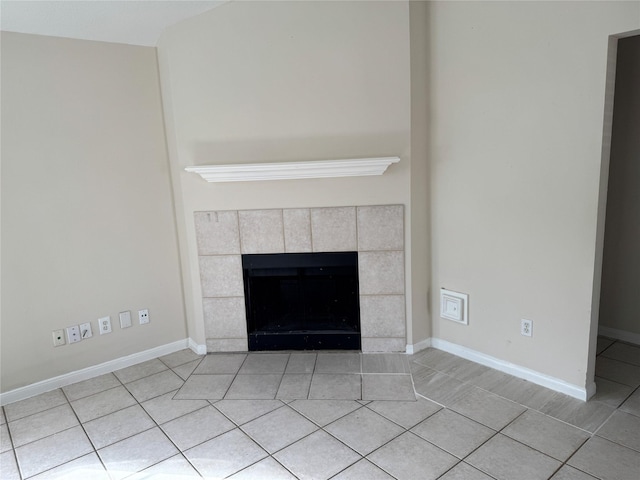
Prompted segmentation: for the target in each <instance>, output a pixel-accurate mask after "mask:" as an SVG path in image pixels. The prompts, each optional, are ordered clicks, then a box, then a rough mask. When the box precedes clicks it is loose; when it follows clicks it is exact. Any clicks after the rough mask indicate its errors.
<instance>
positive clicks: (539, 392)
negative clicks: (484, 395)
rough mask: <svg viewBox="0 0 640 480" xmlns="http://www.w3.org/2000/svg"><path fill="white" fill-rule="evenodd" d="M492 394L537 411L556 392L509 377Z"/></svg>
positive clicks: (495, 387)
mask: <svg viewBox="0 0 640 480" xmlns="http://www.w3.org/2000/svg"><path fill="white" fill-rule="evenodd" d="M491 392H492V393H495V394H496V395H500V396H501V397H504V398H506V399H508V400H511V401H513V402H516V403H519V404H520V405H524V406H526V407H529V408H534V409H536V410H537V409H539V408H541V407H542V406H543V405H545V404H546V403H547V402H548V401H549V400H551V399H552V398H553V397H554V395H555V394H556V392H555V391H554V390H551V389H549V388H545V387H541V386H540V385H536V384H535V383H531V382H528V381H526V380H523V379H521V378H516V377H509V378H508V379H506V380H505V381H504V382H501V383H498V384H496V385H495V386H494V387H493V388H492V389H491Z"/></svg>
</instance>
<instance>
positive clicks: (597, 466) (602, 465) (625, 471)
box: [567, 436, 640, 480]
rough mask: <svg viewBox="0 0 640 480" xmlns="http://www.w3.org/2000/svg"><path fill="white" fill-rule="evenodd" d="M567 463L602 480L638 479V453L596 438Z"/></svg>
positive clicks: (639, 462)
mask: <svg viewBox="0 0 640 480" xmlns="http://www.w3.org/2000/svg"><path fill="white" fill-rule="evenodd" d="M567 463H568V464H569V465H571V466H572V467H575V468H577V469H578V470H582V471H583V472H586V473H588V474H590V475H593V476H594V477H597V478H600V479H602V480H629V479H632V478H638V472H640V453H638V452H636V451H635V450H631V449H630V448H627V447H623V446H621V445H617V444H615V443H613V442H610V441H609V440H606V439H604V438H600V437H597V436H596V437H592V438H591V439H590V440H588V441H587V443H585V444H584V445H583V446H582V447H581V448H580V450H578V452H577V453H576V454H575V455H574V456H573V457H571V458H570V459H569V461H568V462H567Z"/></svg>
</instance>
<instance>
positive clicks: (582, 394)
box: [431, 338, 595, 401]
mask: <svg viewBox="0 0 640 480" xmlns="http://www.w3.org/2000/svg"><path fill="white" fill-rule="evenodd" d="M431 346H432V347H433V348H437V349H438V350H443V351H445V352H449V353H452V354H454V355H457V356H458V357H462V358H466V359H467V360H471V361H472V362H476V363H479V364H481V365H484V366H486V367H491V368H495V369H496V370H499V371H501V372H504V373H508V374H509V375H513V376H514V377H518V378H522V379H523V380H528V381H529V382H532V383H535V384H536V385H540V386H542V387H546V388H550V389H551V390H555V391H556V392H560V393H564V394H565V395H569V396H570V397H574V398H577V399H578V400H583V401H586V400H587V399H588V398H589V397H590V396H591V395H593V393H594V392H595V384H594V385H593V386H592V385H589V388H588V389H587V388H585V387H580V386H578V385H573V384H571V383H568V382H565V381H564V380H560V379H558V378H555V377H551V376H549V375H545V374H544V373H540V372H536V371H535V370H531V369H529V368H525V367H521V366H520V365H516V364H514V363H510V362H507V361H505V360H500V359H499V358H495V357H492V356H490V355H486V354H484V353H481V352H478V351H476V350H472V349H470V348H467V347H462V346H460V345H456V344H455V343H451V342H447V341H446V340H441V339H439V338H432V339H431Z"/></svg>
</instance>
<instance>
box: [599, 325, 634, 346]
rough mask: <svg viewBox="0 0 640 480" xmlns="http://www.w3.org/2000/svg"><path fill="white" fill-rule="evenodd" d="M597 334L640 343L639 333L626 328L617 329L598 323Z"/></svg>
mask: <svg viewBox="0 0 640 480" xmlns="http://www.w3.org/2000/svg"><path fill="white" fill-rule="evenodd" d="M598 335H602V336H603V337H609V338H613V339H615V340H622V341H623V342H629V343H633V344H635V345H640V334H637V333H633V332H627V331H626V330H618V329H617V328H609V327H603V326H602V325H600V326H598Z"/></svg>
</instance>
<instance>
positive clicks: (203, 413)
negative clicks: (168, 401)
mask: <svg viewBox="0 0 640 480" xmlns="http://www.w3.org/2000/svg"><path fill="white" fill-rule="evenodd" d="M235 427H236V426H235V425H234V424H233V423H232V422H231V421H230V420H228V419H227V418H226V417H225V416H224V415H222V414H221V413H220V412H219V411H218V410H216V409H215V408H213V407H212V406H211V405H209V406H208V407H205V408H202V409H200V410H196V411H195V412H191V413H188V414H186V415H183V416H182V417H178V418H176V419H174V420H171V421H170V422H167V423H165V424H164V425H162V427H161V428H162V430H163V431H164V433H166V434H167V436H168V437H169V438H170V439H171V441H172V442H173V443H174V444H175V445H176V446H177V447H178V448H179V449H180V450H181V451H185V450H187V449H189V448H191V447H195V446H196V445H199V444H200V443H203V442H206V441H207V440H211V439H212V438H215V437H217V436H218V435H221V434H223V433H225V432H228V431H229V430H233V429H234V428H235Z"/></svg>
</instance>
